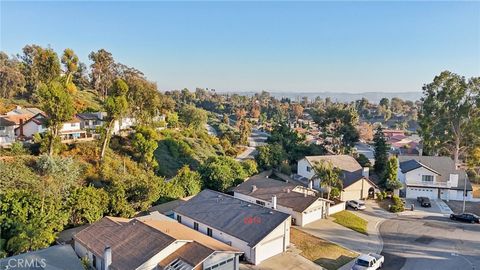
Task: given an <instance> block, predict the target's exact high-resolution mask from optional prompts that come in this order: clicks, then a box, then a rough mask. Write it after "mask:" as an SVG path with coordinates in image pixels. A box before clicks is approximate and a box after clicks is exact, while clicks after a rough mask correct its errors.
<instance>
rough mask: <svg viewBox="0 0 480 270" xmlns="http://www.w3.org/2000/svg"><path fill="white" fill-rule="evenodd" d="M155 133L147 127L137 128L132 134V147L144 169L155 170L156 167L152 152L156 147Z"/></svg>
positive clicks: (156, 137) (156, 136)
mask: <svg viewBox="0 0 480 270" xmlns="http://www.w3.org/2000/svg"><path fill="white" fill-rule="evenodd" d="M158 139H159V138H158V135H157V132H156V131H155V130H154V129H152V128H149V127H145V126H139V127H137V128H136V132H135V134H133V139H132V146H133V148H134V149H135V151H136V153H137V155H138V156H139V160H140V162H142V163H143V164H144V165H145V166H146V168H148V169H150V168H156V167H157V166H158V163H157V161H156V160H155V156H154V154H153V153H154V152H155V150H156V149H157V147H158V142H157V141H158Z"/></svg>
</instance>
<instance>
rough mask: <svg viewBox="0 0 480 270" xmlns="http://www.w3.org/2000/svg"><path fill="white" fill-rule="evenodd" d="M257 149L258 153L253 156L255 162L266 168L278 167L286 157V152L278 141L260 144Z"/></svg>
mask: <svg viewBox="0 0 480 270" xmlns="http://www.w3.org/2000/svg"><path fill="white" fill-rule="evenodd" d="M257 151H258V155H257V156H256V157H255V159H256V161H257V164H258V166H259V167H260V168H263V169H266V170H269V169H276V168H279V167H280V165H281V164H282V162H283V161H285V160H287V159H288V156H287V153H286V152H285V150H284V149H283V147H282V145H280V144H278V143H273V144H268V145H265V146H260V147H258V148H257Z"/></svg>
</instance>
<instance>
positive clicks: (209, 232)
mask: <svg viewBox="0 0 480 270" xmlns="http://www.w3.org/2000/svg"><path fill="white" fill-rule="evenodd" d="M207 235H208V236H210V237H211V236H212V229H211V228H207Z"/></svg>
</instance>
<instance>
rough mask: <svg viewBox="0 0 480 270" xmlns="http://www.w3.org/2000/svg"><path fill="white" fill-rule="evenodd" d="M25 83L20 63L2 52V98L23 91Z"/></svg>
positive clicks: (0, 66)
mask: <svg viewBox="0 0 480 270" xmlns="http://www.w3.org/2000/svg"><path fill="white" fill-rule="evenodd" d="M25 83H26V82H25V77H24V76H23V74H22V72H21V70H20V64H19V63H18V62H17V61H13V60H10V59H9V58H8V55H6V54H5V53H3V52H0V98H12V97H14V96H15V95H18V94H21V93H23V92H24V91H25V87H24V86H25Z"/></svg>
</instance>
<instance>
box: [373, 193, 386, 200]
mask: <svg viewBox="0 0 480 270" xmlns="http://www.w3.org/2000/svg"><path fill="white" fill-rule="evenodd" d="M375 195H376V196H377V200H379V201H383V199H385V197H383V193H382V192H377V193H375Z"/></svg>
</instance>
